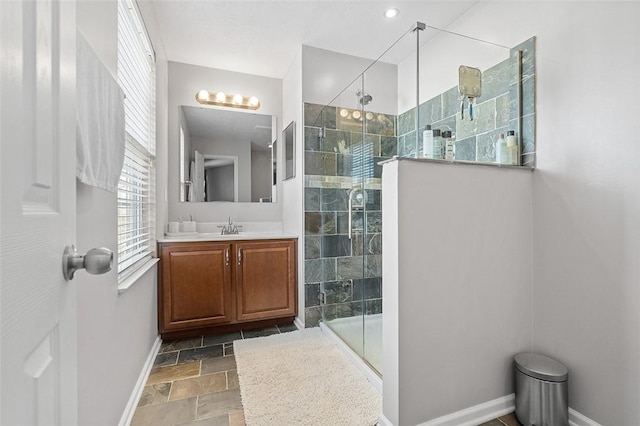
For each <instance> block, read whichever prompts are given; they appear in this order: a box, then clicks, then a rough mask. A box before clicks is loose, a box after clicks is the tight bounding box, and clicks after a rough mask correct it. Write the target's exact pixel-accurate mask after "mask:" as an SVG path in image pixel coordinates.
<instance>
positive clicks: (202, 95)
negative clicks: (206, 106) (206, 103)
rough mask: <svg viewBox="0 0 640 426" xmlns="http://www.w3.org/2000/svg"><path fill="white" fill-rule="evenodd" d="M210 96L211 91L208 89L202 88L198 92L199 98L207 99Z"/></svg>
mask: <svg viewBox="0 0 640 426" xmlns="http://www.w3.org/2000/svg"><path fill="white" fill-rule="evenodd" d="M208 98H209V92H207V91H206V90H200V91H199V92H198V99H202V100H207V99H208Z"/></svg>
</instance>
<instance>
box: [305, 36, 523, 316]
mask: <svg viewBox="0 0 640 426" xmlns="http://www.w3.org/2000/svg"><path fill="white" fill-rule="evenodd" d="M520 50H521V51H522V52H523V56H522V135H520V138H521V140H522V164H523V165H524V166H528V167H533V166H535V37H532V38H530V39H529V40H527V41H525V42H523V43H521V44H520V45H518V46H516V47H514V48H513V49H511V52H510V57H509V58H508V59H506V60H504V61H502V62H500V63H499V64H497V65H495V66H493V67H491V68H489V69H487V70H484V71H483V74H482V97H480V98H478V99H476V101H475V105H474V108H475V113H474V115H475V117H474V120H473V121H471V120H469V119H468V117H467V116H465V119H464V120H463V119H461V117H460V100H459V94H458V88H457V87H453V88H451V89H449V90H447V91H445V92H444V93H442V94H440V95H438V96H436V97H434V98H432V99H429V100H428V101H426V102H424V103H423V104H421V105H420V107H419V109H418V111H419V117H418V118H419V122H418V128H419V129H420V130H419V131H418V132H417V133H418V134H416V123H415V118H416V108H412V109H410V110H408V111H406V112H404V113H402V114H400V115H399V116H397V117H396V116H393V115H388V114H379V113H376V112H373V111H369V112H365V114H368V115H366V117H364V119H363V118H361V117H359V118H357V119H355V118H354V115H353V113H354V110H351V109H348V108H341V107H335V106H323V105H317V104H305V106H304V149H305V151H304V153H305V160H304V161H305V167H304V169H305V239H304V253H305V325H306V326H307V327H314V326H316V325H318V322H319V321H320V320H321V319H322V315H321V314H322V313H321V307H320V299H319V294H320V292H321V291H324V292H325V295H326V304H325V307H324V310H325V318H326V319H327V320H331V319H333V318H343V317H350V316H356V315H362V314H363V313H365V314H374V313H380V312H382V278H381V277H382V259H381V254H382V212H381V183H382V182H381V173H382V167H381V166H379V165H378V164H377V163H378V162H380V161H382V160H386V159H388V158H391V157H393V156H394V155H398V156H402V157H422V129H424V127H425V125H427V124H431V126H432V128H434V129H441V130H450V131H451V132H452V133H453V135H454V136H455V137H456V147H455V149H456V151H455V152H456V160H466V161H479V162H489V163H491V162H494V161H495V142H496V140H497V139H498V135H499V134H500V133H504V134H505V135H506V133H507V131H508V130H515V131H516V132H517V129H518V125H517V123H518V107H517V82H518V78H519V77H518V73H517V70H518V68H517V62H516V58H517V56H516V55H517V52H518V51H520ZM363 126H365V128H364V144H363V143H362V142H363V141H362V139H363ZM321 131H322V132H323V137H321V134H320V132H321ZM364 146H366V147H367V150H366V151H367V153H368V155H367V156H365V158H364V164H363V162H359V159H360V158H361V156H356V157H355V158H354V157H353V155H352V153H353V152H354V150H357V149H358V147H364ZM354 161H355V162H354ZM363 169H366V170H368V171H369V172H370V173H368V174H367V172H365V177H364V178H363V179H364V185H365V188H367V189H366V192H367V204H366V209H365V210H366V211H364V212H363V211H362V210H359V211H355V212H354V213H353V215H352V220H353V227H354V229H356V230H358V229H359V230H360V231H356V232H355V233H354V236H353V238H352V239H349V237H348V225H347V222H348V200H349V191H350V190H351V189H352V188H353V187H354V184H357V183H358V182H360V181H361V180H362V179H361V180H358V179H357V178H356V179H355V180H354V178H353V177H352V176H353V175H354V174H355V175H358V174H359V173H361V172H362V170H363ZM363 226H366V233H363V232H362V231H361V230H362V229H363ZM363 238H364V239H365V241H364V243H363Z"/></svg>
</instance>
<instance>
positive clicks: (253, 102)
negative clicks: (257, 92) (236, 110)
mask: <svg viewBox="0 0 640 426" xmlns="http://www.w3.org/2000/svg"><path fill="white" fill-rule="evenodd" d="M259 103H260V101H259V100H258V98H256V97H255V96H252V97H251V98H249V105H251V106H256V105H258V104H259Z"/></svg>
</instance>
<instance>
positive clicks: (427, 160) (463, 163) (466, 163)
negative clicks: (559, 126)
mask: <svg viewBox="0 0 640 426" xmlns="http://www.w3.org/2000/svg"><path fill="white" fill-rule="evenodd" d="M394 161H415V162H417V163H436V164H452V165H454V166H483V167H493V168H498V169H513V170H526V171H530V172H533V171H535V169H536V168H535V167H529V166H511V165H507V164H496V163H483V162H480V161H463V160H457V161H456V160H454V161H450V160H436V159H434V158H414V157H401V156H397V155H394V156H393V157H392V158H390V159H388V160H384V161H380V162H379V163H378V164H381V165H385V164H387V163H392V162H394Z"/></svg>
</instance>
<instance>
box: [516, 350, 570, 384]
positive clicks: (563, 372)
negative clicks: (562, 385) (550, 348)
mask: <svg viewBox="0 0 640 426" xmlns="http://www.w3.org/2000/svg"><path fill="white" fill-rule="evenodd" d="M514 360H515V362H516V368H517V369H518V370H520V372H522V373H523V374H526V375H527V376H531V377H535V378H536V379H540V380H546V381H548V382H564V381H565V380H567V378H568V377H569V370H568V369H567V367H565V366H564V365H563V364H561V363H560V362H558V361H556V360H555V359H552V358H549V357H548V356H544V355H540V354H534V353H522V354H518V355H516V356H515V358H514Z"/></svg>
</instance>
